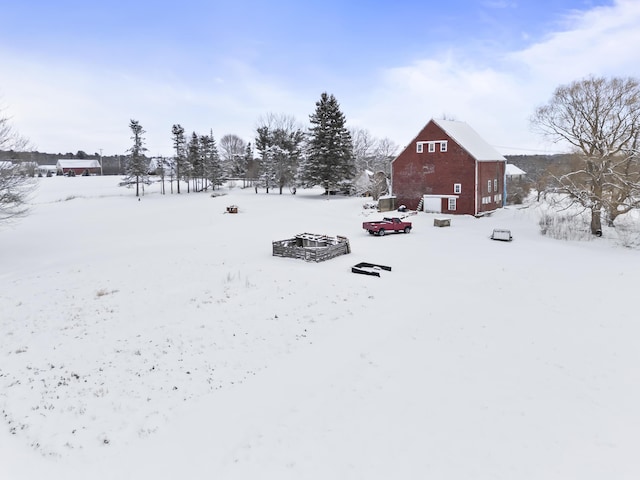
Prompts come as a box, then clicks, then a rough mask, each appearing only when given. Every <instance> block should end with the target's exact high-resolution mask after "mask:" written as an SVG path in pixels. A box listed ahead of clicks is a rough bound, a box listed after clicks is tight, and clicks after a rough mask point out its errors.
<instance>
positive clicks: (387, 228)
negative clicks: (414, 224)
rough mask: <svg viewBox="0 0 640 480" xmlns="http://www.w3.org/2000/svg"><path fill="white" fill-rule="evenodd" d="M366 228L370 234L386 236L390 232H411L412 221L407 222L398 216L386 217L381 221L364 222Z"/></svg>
mask: <svg viewBox="0 0 640 480" xmlns="http://www.w3.org/2000/svg"><path fill="white" fill-rule="evenodd" d="M362 228H364V229H365V230H366V231H367V232H369V234H370V235H379V236H381V237H382V236H384V235H385V234H386V233H388V232H396V233H399V232H402V233H409V232H410V231H411V222H405V221H403V220H402V219H401V218H398V217H384V218H383V219H382V220H381V221H379V222H363V223H362Z"/></svg>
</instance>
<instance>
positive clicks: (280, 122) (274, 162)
mask: <svg viewBox="0 0 640 480" xmlns="http://www.w3.org/2000/svg"><path fill="white" fill-rule="evenodd" d="M309 123H310V125H309V127H307V128H305V127H303V126H302V125H301V124H299V123H298V122H297V121H296V120H295V119H294V118H293V117H291V116H289V115H285V114H273V113H269V114H267V115H265V116H263V117H262V118H260V119H259V121H258V125H257V127H256V130H255V138H254V141H253V143H251V142H249V143H246V142H245V141H244V140H242V139H241V138H240V137H238V136H237V135H225V136H223V137H222V138H221V139H220V142H216V139H215V137H214V135H213V132H212V131H210V132H208V133H206V134H198V133H196V132H192V133H191V134H190V135H188V134H187V133H186V131H185V129H184V127H183V126H182V125H181V124H174V125H173V126H172V128H171V138H172V146H173V155H172V156H170V157H155V158H150V157H147V156H146V155H145V153H144V152H145V151H146V147H145V139H144V135H143V134H144V133H145V132H144V129H143V128H142V126H141V125H140V123H139V121H138V120H133V119H132V120H131V121H130V124H129V128H130V130H131V133H132V136H131V139H132V141H133V146H132V147H131V148H130V149H129V150H128V151H127V156H126V164H125V167H124V168H125V175H126V176H125V182H123V183H124V184H125V185H128V186H135V188H136V195H140V194H141V192H143V191H144V190H143V189H141V188H140V185H142V186H144V185H145V184H148V183H149V181H150V177H149V173H150V172H153V173H155V174H157V175H158V177H159V179H160V181H161V182H162V188H161V191H162V193H166V191H167V188H166V185H168V189H169V192H170V193H177V194H179V193H183V192H184V190H185V187H186V193H189V192H191V191H194V192H195V191H206V190H208V189H209V188H211V189H215V188H217V187H219V186H221V185H222V184H223V183H224V182H226V181H228V180H237V181H242V182H243V187H246V186H253V187H254V188H256V192H257V189H258V188H263V189H264V190H265V191H266V192H267V193H269V192H270V191H271V190H277V191H278V193H280V194H282V193H283V190H284V189H285V188H289V189H291V191H292V192H295V189H296V188H297V187H313V186H318V185H319V186H322V187H323V188H324V190H325V193H326V194H329V193H330V192H333V191H344V192H354V190H355V187H354V180H355V177H356V174H357V173H361V172H369V173H370V174H371V177H372V178H371V186H372V187H373V186H374V180H373V173H375V172H382V173H383V175H389V174H390V164H391V160H392V159H393V156H394V155H395V153H396V151H397V146H396V145H395V144H393V142H391V141H390V140H388V139H382V140H378V139H375V138H373V137H372V136H371V135H370V134H369V133H368V131H366V130H363V129H351V130H350V129H348V128H347V126H346V117H345V115H344V114H343V112H342V111H341V109H340V105H339V103H338V101H337V100H336V98H335V97H334V96H333V95H330V94H328V93H326V92H324V93H322V95H321V96H320V100H318V101H317V102H316V109H315V111H314V113H312V114H311V115H310V116H309ZM384 183H385V185H386V183H387V182H384ZM371 190H373V191H375V192H380V191H381V189H380V188H372V189H371ZM383 193H384V192H383Z"/></svg>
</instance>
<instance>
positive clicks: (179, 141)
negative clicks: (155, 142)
mask: <svg viewBox="0 0 640 480" xmlns="http://www.w3.org/2000/svg"><path fill="white" fill-rule="evenodd" d="M171 134H172V135H173V148H174V150H175V152H176V154H175V157H174V162H173V169H174V172H175V177H176V182H177V185H178V193H180V178H181V176H182V170H184V169H185V167H186V162H187V154H186V140H185V138H184V128H182V125H180V124H179V123H177V124H175V125H174V126H173V127H172V128H171Z"/></svg>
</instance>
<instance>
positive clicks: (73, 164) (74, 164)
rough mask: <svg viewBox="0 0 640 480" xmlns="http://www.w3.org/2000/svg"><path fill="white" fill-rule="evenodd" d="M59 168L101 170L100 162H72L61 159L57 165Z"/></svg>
mask: <svg viewBox="0 0 640 480" xmlns="http://www.w3.org/2000/svg"><path fill="white" fill-rule="evenodd" d="M56 166H57V167H58V168H100V162H98V160H71V159H67V158H61V159H60V160H58V162H57V163H56Z"/></svg>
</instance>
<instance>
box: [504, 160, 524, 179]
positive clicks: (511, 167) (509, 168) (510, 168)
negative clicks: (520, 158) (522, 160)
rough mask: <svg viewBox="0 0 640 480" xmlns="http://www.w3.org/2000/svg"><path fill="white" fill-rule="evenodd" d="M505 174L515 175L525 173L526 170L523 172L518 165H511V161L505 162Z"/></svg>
mask: <svg viewBox="0 0 640 480" xmlns="http://www.w3.org/2000/svg"><path fill="white" fill-rule="evenodd" d="M505 174H506V175H507V176H509V175H511V176H516V175H526V174H527V172H525V171H524V170H521V169H519V168H518V167H516V166H515V165H513V164H511V163H507V166H506V168H505Z"/></svg>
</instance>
